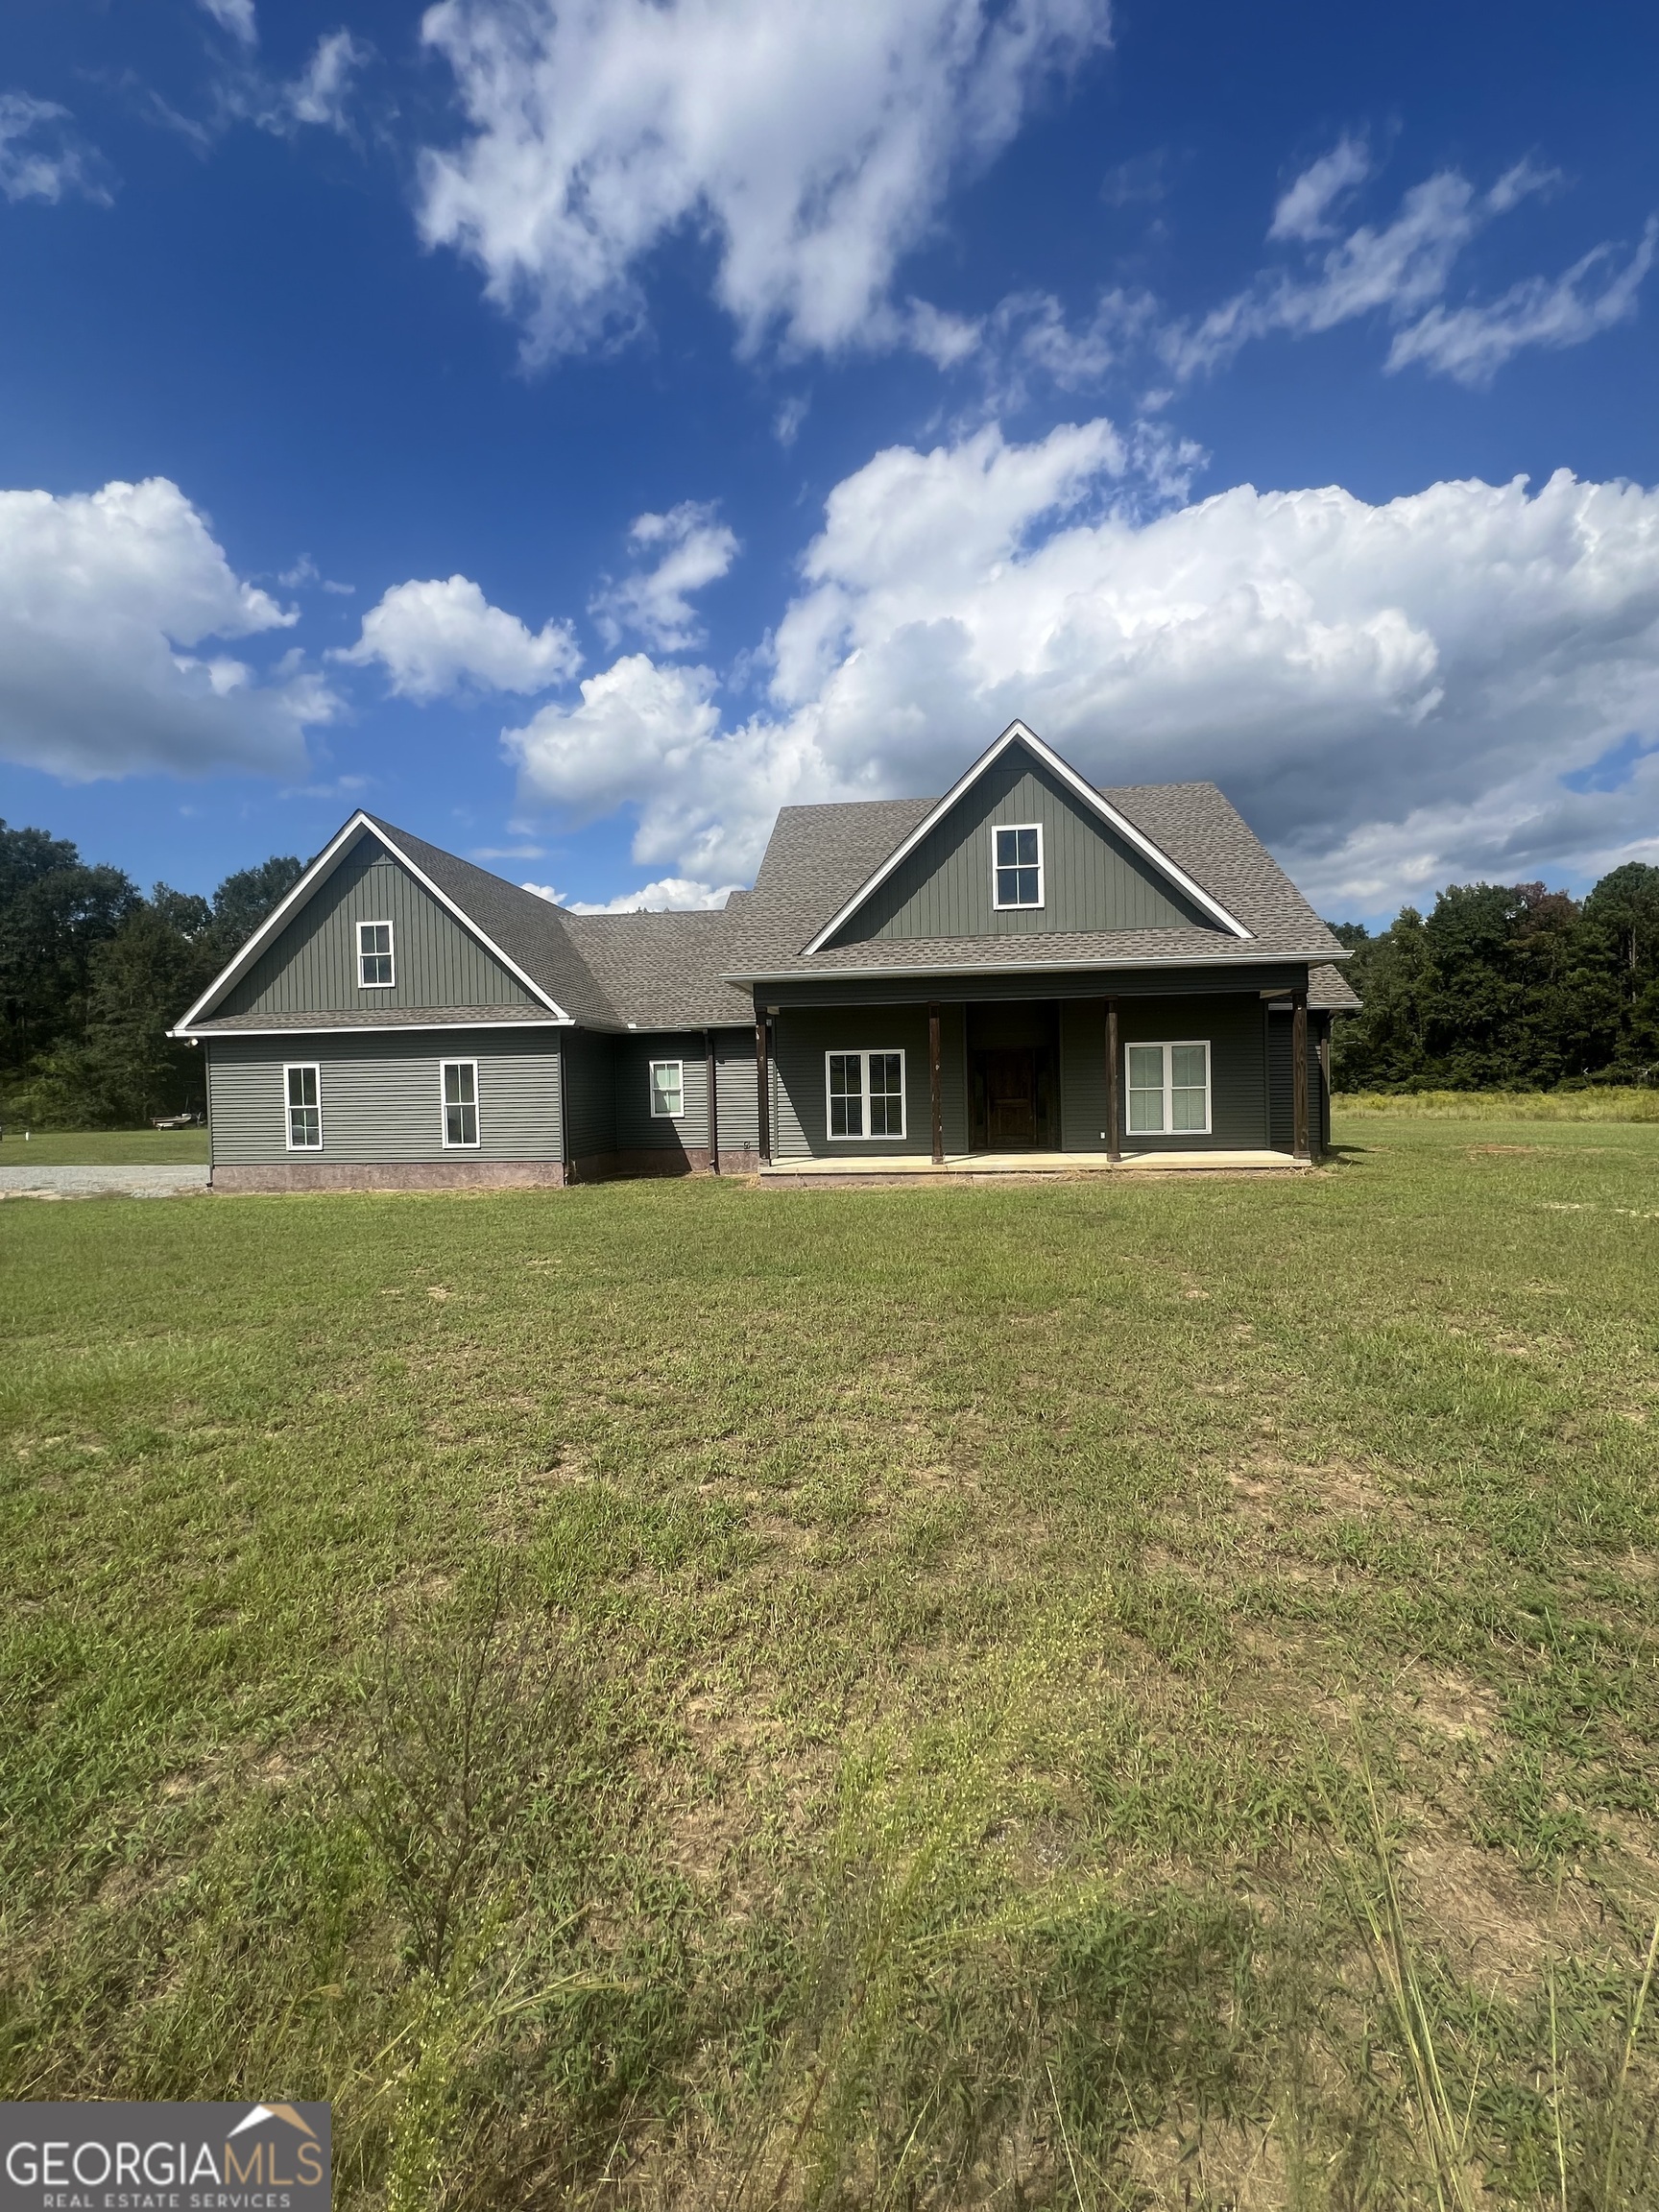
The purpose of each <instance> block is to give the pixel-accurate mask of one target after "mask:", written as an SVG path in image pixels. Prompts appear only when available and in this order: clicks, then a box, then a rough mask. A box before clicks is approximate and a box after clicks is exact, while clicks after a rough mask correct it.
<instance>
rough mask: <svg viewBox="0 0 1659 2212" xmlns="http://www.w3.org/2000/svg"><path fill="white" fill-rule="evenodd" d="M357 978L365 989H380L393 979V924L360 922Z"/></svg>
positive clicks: (358, 927) (358, 928) (358, 929)
mask: <svg viewBox="0 0 1659 2212" xmlns="http://www.w3.org/2000/svg"><path fill="white" fill-rule="evenodd" d="M357 980H358V982H359V983H360V984H362V985H363V987H364V989H365V990H370V989H373V990H379V989H380V988H381V986H382V985H384V984H387V983H390V982H391V980H392V925H391V923H390V922H359V923H358V925H357Z"/></svg>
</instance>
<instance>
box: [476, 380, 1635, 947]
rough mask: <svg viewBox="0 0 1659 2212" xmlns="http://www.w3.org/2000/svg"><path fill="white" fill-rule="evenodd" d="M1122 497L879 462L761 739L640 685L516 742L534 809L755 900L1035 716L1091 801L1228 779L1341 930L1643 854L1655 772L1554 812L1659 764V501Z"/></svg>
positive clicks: (1026, 475) (1078, 441) (1051, 477)
mask: <svg viewBox="0 0 1659 2212" xmlns="http://www.w3.org/2000/svg"><path fill="white" fill-rule="evenodd" d="M1133 468H1134V461H1133V454H1132V450H1131V445H1130V442H1129V441H1128V440H1126V439H1125V438H1123V437H1122V436H1121V435H1120V434H1119V433H1118V431H1117V430H1116V429H1115V428H1114V427H1113V425H1112V424H1111V423H1109V422H1106V421H1094V422H1087V423H1082V424H1074V425H1063V426H1062V427H1061V428H1059V429H1057V430H1055V431H1054V432H1052V433H1051V434H1050V435H1049V436H1048V437H1047V438H1046V439H1043V440H1041V441H1039V442H1036V443H1033V444H1030V445H1010V444H1008V443H1007V442H1006V441H1005V440H1004V439H1003V438H1002V436H1001V434H1000V433H999V432H998V430H997V429H996V428H995V427H992V428H989V429H986V430H983V431H980V432H978V433H977V434H976V435H974V437H972V438H965V439H962V440H961V441H959V442H958V443H957V444H956V445H949V446H941V447H939V448H937V449H935V450H934V451H932V452H926V453H924V452H919V451H916V450H913V449H910V448H908V447H896V448H893V449H891V450H890V451H887V452H884V453H880V454H878V455H877V456H876V457H875V458H874V459H873V460H872V461H870V462H869V463H868V464H867V465H866V466H865V467H864V468H862V469H859V470H858V471H856V472H855V473H854V475H852V476H850V477H848V478H847V479H845V480H844V481H843V482H842V483H841V484H839V485H837V486H836V487H835V489H834V491H833V492H832V493H831V494H830V497H829V502H828V504H827V508H826V512H825V518H824V527H823V529H822V530H821V531H820V533H819V534H818V536H817V537H816V538H815V539H814V540H813V541H812V542H811V544H810V545H809V546H808V547H807V549H806V552H805V557H804V559H803V562H802V566H801V579H800V587H799V589H798V590H797V592H796V594H795V596H794V598H793V599H792V601H791V602H790V604H789V606H788V607H787V609H786V611H785V613H784V614H783V616H782V619H781V621H780V623H779V624H778V627H777V630H776V633H775V639H774V644H773V648H772V658H771V688H770V693H769V696H768V697H767V699H766V701H765V703H764V705H763V706H762V708H761V709H759V710H758V711H756V712H753V713H750V714H749V715H748V716H747V717H746V718H743V719H740V720H738V719H732V718H729V717H727V716H724V715H723V714H722V712H721V710H720V707H719V705H718V703H717V698H716V688H717V687H716V679H715V677H714V674H713V672H712V671H711V670H709V669H707V668H695V669H686V668H682V667H664V666H661V665H659V664H658V663H657V662H656V661H653V660H652V659H651V658H650V657H649V656H647V655H644V654H634V655H630V656H627V657H625V658H624V659H622V660H619V661H617V662H616V663H615V664H614V666H613V667H612V668H610V669H607V670H605V671H603V672H602V673H600V674H598V675H595V676H593V677H590V678H589V679H588V680H587V681H586V682H585V683H584V684H583V685H582V686H581V691H582V697H581V700H580V702H579V703H577V704H573V705H568V706H565V705H550V706H548V707H546V708H543V709H541V712H540V713H539V714H538V715H537V716H535V717H534V719H533V720H532V721H531V722H530V723H529V724H528V725H527V726H526V727H524V728H523V729H520V730H517V731H513V732H509V733H506V743H507V748H508V751H509V754H510V757H513V758H514V759H515V760H516V761H517V763H518V765H519V769H520V774H521V787H522V797H523V801H524V803H525V805H527V806H528V807H530V808H532V809H535V808H538V807H540V808H542V809H549V808H550V809H555V810H557V811H558V812H560V813H561V814H563V815H565V816H566V817H568V818H570V819H573V820H580V821H586V820H591V819H594V818H596V817H598V816H601V815H606V814H610V813H613V812H614V811H616V810H618V809H621V808H632V809H633V810H634V811H635V813H636V815H637V830H636V834H635V840H634V854H635V857H636V859H637V861H640V862H642V863H646V864H651V865H656V866H658V867H661V868H662V870H663V873H664V874H665V875H666V874H668V873H670V872H672V873H673V874H676V875H679V876H683V877H685V878H692V879H695V880H698V881H705V882H710V883H714V882H723V881H726V880H728V879H733V880H735V879H741V878H746V877H748V876H749V875H750V874H752V872H753V869H754V867H755V865H756V863H757V859H758V855H759V853H760V850H761V848H762V846H763V844H764V841H765V837H766V834H767V831H768V830H769V829H770V826H771V822H772V819H773V816H774V814H775V813H776V810H777V808H778V806H779V805H782V804H786V803H789V802H794V801H803V800H814V799H828V798H868V797H879V796H883V795H893V794H901V793H911V794H921V793H926V792H928V791H938V790H941V789H944V788H945V787H946V786H947V785H948V784H949V783H950V781H951V780H952V779H953V778H954V777H955V775H957V774H958V773H959V772H960V769H961V767H962V764H963V762H964V760H965V759H966V758H968V757H971V756H972V755H973V754H974V752H975V751H977V750H978V749H979V748H980V747H981V746H982V745H984V744H985V743H986V742H988V741H989V739H990V738H991V737H992V736H993V735H995V734H996V733H997V732H998V730H1000V729H1001V728H1003V727H1004V726H1005V725H1006V724H1007V723H1008V722H1009V721H1011V720H1012V719H1013V718H1014V717H1015V716H1016V715H1019V716H1022V717H1023V718H1024V719H1025V720H1026V721H1028V722H1029V723H1030V724H1031V725H1032V726H1033V728H1035V729H1037V730H1039V731H1041V732H1042V733H1043V734H1044V735H1045V736H1046V737H1047V738H1049V739H1050V740H1051V741H1052V742H1053V743H1055V744H1057V745H1058V746H1060V747H1061V749H1062V750H1063V751H1065V752H1066V753H1067V754H1068V755H1069V756H1070V757H1072V758H1074V759H1075V760H1076V761H1077V763H1078V765H1079V766H1080V767H1081V768H1082V769H1083V770H1084V771H1085V773H1087V774H1089V775H1091V776H1093V777H1094V779H1095V780H1096V781H1104V782H1133V781H1160V780H1166V779H1170V778H1175V779H1181V778H1189V777H1205V776H1208V777H1214V779H1215V781H1218V782H1219V783H1220V784H1221V785H1222V787H1223V788H1224V789H1225V790H1226V791H1228V793H1229V794H1230V795H1231V796H1232V797H1233V798H1234V799H1235V801H1236V802H1237V803H1238V805H1240V806H1241V807H1242V809H1243V811H1244V812H1245V814H1246V816H1247V817H1248V818H1249V819H1250V820H1251V821H1252V822H1253V823H1254V824H1255V825H1256V826H1257V827H1258V828H1259V829H1261V830H1262V831H1263V833H1264V834H1266V835H1267V836H1268V837H1269V838H1270V839H1271V840H1272V842H1273V843H1274V845H1275V847H1276V849H1277V850H1278V851H1279V852H1280V853H1281V854H1282V856H1283V857H1284V858H1285V859H1286V861H1287V863H1288V864H1289V865H1290V866H1291V867H1292V869H1293V871H1294V872H1295V873H1296V874H1297V875H1298V877H1299V878H1300V879H1301V880H1303V881H1304V882H1305V883H1306V884H1307V885H1308V887H1309V888H1310V891H1312V892H1313V893H1314V894H1316V895H1317V896H1318V897H1319V898H1321V899H1323V900H1326V901H1328V902H1330V903H1331V904H1333V905H1334V906H1336V907H1339V908H1340V907H1346V908H1347V909H1348V910H1350V911H1353V910H1360V911H1377V910H1379V909H1381V908H1382V907H1383V906H1384V905H1386V904H1387V903H1388V902H1390V901H1391V900H1394V899H1396V898H1398V897H1400V896H1403V895H1406V894H1407V893H1409V892H1410V891H1411V890H1413V889H1415V888H1418V887H1420V886H1421V885H1422V884H1424V883H1437V882H1441V881H1445V880H1447V879H1448V878H1450V877H1451V876H1453V875H1455V874H1457V873H1459V872H1462V873H1470V872H1480V871H1486V872H1493V871H1498V872H1510V873H1515V872H1526V873H1529V874H1532V875H1537V874H1541V873H1547V872H1549V871H1550V870H1551V869H1560V868H1563V867H1572V868H1580V867H1582V868H1585V869H1588V868H1590V867H1592V866H1599V865H1603V864H1606V863H1607V861H1608V860H1609V858H1610V857H1611V856H1616V855H1618V854H1623V853H1625V852H1626V851H1630V850H1635V849H1636V848H1635V847H1632V846H1631V844H1630V840H1631V838H1632V836H1635V837H1636V838H1637V841H1638V845H1640V841H1641V838H1642V836H1643V835H1645V834H1646V831H1645V830H1643V829H1642V827H1641V824H1640V821H1639V820H1638V819H1636V818H1634V817H1633V816H1632V813H1631V810H1630V799H1631V795H1632V794H1640V793H1642V792H1645V791H1647V786H1648V783H1649V782H1652V783H1654V784H1655V787H1656V790H1659V755H1649V756H1647V757H1644V758H1637V757H1634V756H1633V764H1632V767H1631V770H1630V775H1631V778H1632V779H1633V780H1632V781H1629V782H1628V784H1627V785H1626V787H1625V788H1624V789H1622V790H1620V791H1615V792H1609V791H1607V790H1604V789H1597V788H1594V787H1592V788H1584V789H1577V790H1575V789H1574V788H1572V787H1571V786H1570V785H1568V784H1565V783H1564V782H1563V781H1562V779H1563V777H1568V776H1573V775H1574V774H1575V771H1581V770H1584V769H1586V768H1587V767H1588V766H1589V765H1590V764H1591V763H1593V762H1596V761H1598V760H1599V759H1601V758H1602V757H1603V756H1604V755H1605V754H1606V753H1607V750H1608V748H1609V747H1614V746H1616V745H1617V744H1618V742H1619V741H1620V740H1621V739H1622V738H1623V736H1624V735H1625V733H1629V732H1637V733H1642V734H1643V737H1644V740H1646V739H1647V738H1648V737H1651V736H1659V491H1654V492H1648V491H1645V490H1643V489H1642V488H1640V487H1638V486H1631V485H1624V484H1617V483H1614V484H1594V483H1581V482H1579V481H1577V480H1576V479H1575V477H1573V476H1572V475H1571V474H1569V473H1567V472H1566V471H1562V472H1560V473H1558V474H1556V475H1555V476H1553V477H1551V479H1550V480H1549V482H1548V483H1546V484H1544V485H1542V486H1540V487H1539V488H1537V489H1536V490H1535V491H1534V490H1529V489H1528V487H1527V484H1526V483H1525V481H1524V480H1517V481H1516V482H1514V483H1511V484H1506V485H1496V486H1495V485H1488V484H1483V483H1479V482H1468V483H1442V484H1435V485H1432V486H1431V487H1430V488H1429V489H1428V490H1426V491H1424V492H1421V493H1416V494H1413V495H1411V496H1409V497H1405V498H1400V499H1395V500H1391V501H1388V502H1385V503H1383V504H1377V505H1373V504H1369V503H1367V502H1366V501H1364V500H1361V499H1358V498H1356V497H1355V496H1354V495H1353V494H1352V493H1347V492H1344V491H1342V490H1340V489H1337V488H1326V489H1322V490H1306V491H1291V492H1280V493H1261V492H1257V491H1255V490H1254V489H1252V488H1251V487H1250V486H1248V485H1242V486H1238V487H1237V488H1236V489H1234V490H1232V491H1229V492H1224V493H1219V494H1217V495H1216V496H1215V497H1214V498H1210V499H1206V500H1203V501H1200V502H1196V503H1192V504H1186V505H1181V506H1179V507H1176V508H1174V509H1173V510H1168V511H1165V512H1161V513H1156V514H1153V515H1152V516H1150V517H1143V516H1142V515H1141V514H1140V513H1138V512H1137V509H1136V505H1135V501H1134V499H1133V497H1132V496H1127V497H1126V496H1125V494H1126V493H1132V490H1133V487H1132V484H1131V483H1130V482H1129V477H1130V476H1131V474H1132V471H1133ZM1576 781H1578V782H1580V783H1583V782H1585V781H1586V779H1585V778H1584V776H1582V775H1578V776H1577V778H1576ZM1589 781H1590V783H1591V784H1592V785H1594V783H1595V782H1596V781H1597V779H1596V778H1594V777H1592V778H1590V779H1589ZM1642 849H1643V850H1647V848H1646V847H1643V848H1642Z"/></svg>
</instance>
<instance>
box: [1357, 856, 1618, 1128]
mask: <svg viewBox="0 0 1659 2212" xmlns="http://www.w3.org/2000/svg"><path fill="white" fill-rule="evenodd" d="M1332 926H1333V928H1334V930H1335V933H1336V935H1337V936H1338V937H1339V938H1340V939H1341V940H1342V942H1343V944H1344V945H1346V946H1348V947H1349V948H1350V950H1352V952H1353V955H1354V956H1353V958H1352V959H1351V960H1348V961H1345V962H1344V963H1343V974H1345V975H1346V976H1347V978H1348V980H1349V982H1350V983H1352V985H1353V986H1354V988H1355V990H1356V991H1357V992H1358V994H1359V997H1360V998H1362V999H1363V1000H1364V1006H1363V1008H1362V1010H1361V1011H1360V1012H1359V1013H1358V1014H1348V1015H1344V1016H1343V1017H1342V1018H1341V1019H1340V1020H1339V1021H1338V1022H1337V1023H1336V1025H1335V1030H1334V1036H1333V1039H1332V1081H1333V1085H1334V1088H1335V1089H1337V1090H1339V1091H1438V1090H1447V1091H1483V1090H1506V1091H1508V1090H1513V1091H1530V1090H1544V1091H1551V1090H1554V1089H1556V1088H1557V1087H1558V1086H1560V1085H1562V1084H1568V1085H1577V1084H1585V1083H1659V868H1649V867H1647V866H1645V865H1644V864H1643V863H1641V862H1639V861H1636V862H1631V863H1629V864H1628V865H1627V866H1625V867H1623V868H1615V869H1614V870H1613V872H1612V873H1611V875H1608V876H1603V877H1602V878H1601V880H1600V881H1599V883H1598V884H1597V885H1596V888H1595V889H1594V890H1593V891H1592V892H1591V893H1590V894H1589V896H1588V897H1587V898H1585V899H1582V900H1578V899H1573V898H1570V897H1569V896H1568V895H1567V893H1566V892H1565V891H1550V890H1547V889H1546V888H1545V886H1544V885H1543V884H1542V883H1510V884H1500V883H1454V884H1451V885H1449V886H1448V887H1447V889H1446V890H1444V891H1442V892H1441V893H1440V895H1439V896H1438V898H1437V899H1436V900H1435V902H1434V906H1433V910H1432V912H1431V913H1429V914H1427V915H1424V914H1420V913H1419V912H1418V911H1417V909H1416V908H1415V907H1414V906H1407V907H1405V908H1404V909H1403V910H1402V911H1401V912H1400V913H1399V914H1398V915H1397V916H1396V917H1395V919H1394V921H1393V922H1392V923H1390V925H1389V926H1388V927H1387V928H1386V929H1383V930H1381V931H1380V932H1378V933H1377V934H1376V935H1375V936H1374V935H1372V933H1371V932H1370V931H1369V930H1368V929H1366V928H1364V927H1363V926H1361V925H1360V924H1358V923H1351V922H1344V923H1334V924H1333V925H1332Z"/></svg>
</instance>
